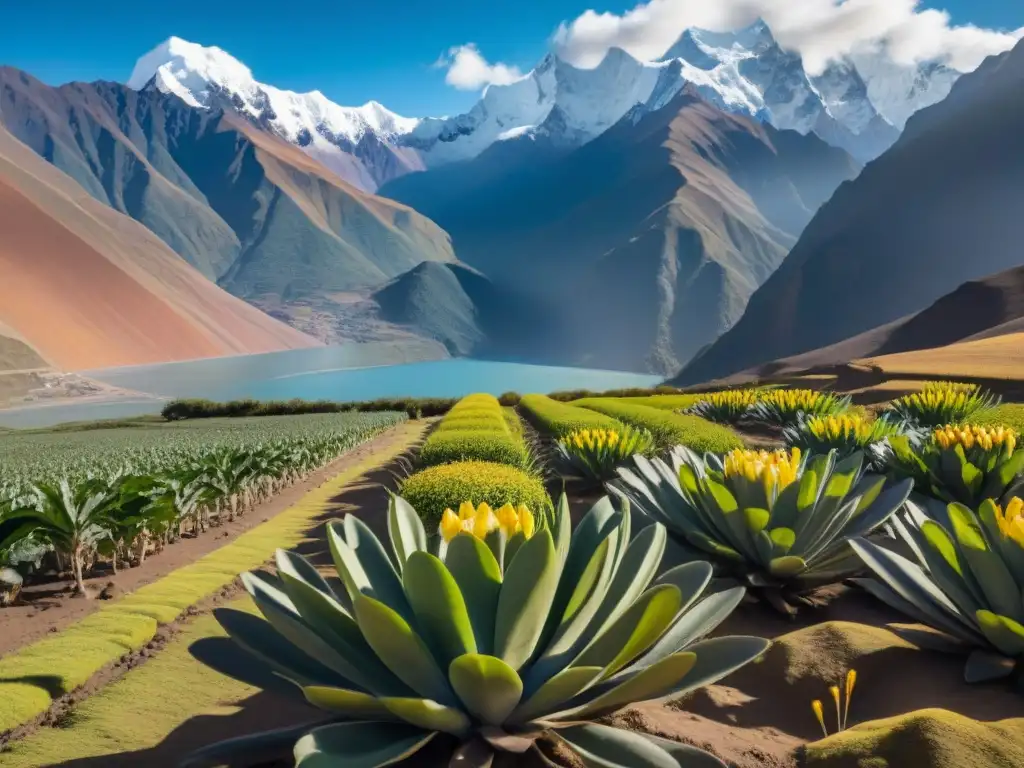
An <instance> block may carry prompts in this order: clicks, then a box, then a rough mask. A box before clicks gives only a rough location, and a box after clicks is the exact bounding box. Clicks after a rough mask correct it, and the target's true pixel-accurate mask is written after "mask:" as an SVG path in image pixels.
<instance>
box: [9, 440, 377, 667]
mask: <svg viewBox="0 0 1024 768" xmlns="http://www.w3.org/2000/svg"><path fill="white" fill-rule="evenodd" d="M395 439H396V436H395V433H394V432H393V431H389V432H386V433H384V434H382V435H379V436H378V437H376V438H374V439H373V440H370V441H369V442H366V443H364V444H362V445H360V446H359V447H357V448H355V449H354V450H352V451H350V452H349V453H347V454H345V455H344V456H342V457H341V458H339V459H338V460H337V461H334V462H333V463H331V464H328V465H327V466H326V467H324V468H323V469H320V470H317V471H316V472H314V473H313V474H311V475H310V476H309V477H307V478H306V479H305V480H302V481H300V482H298V483H296V484H295V485H292V486H290V487H288V488H286V489H284V490H283V491H282V492H281V493H278V494H277V495H275V496H274V497H273V498H271V499H268V500H267V501H265V502H263V503H262V504H259V505H257V506H256V507H255V508H254V509H252V510H250V511H249V512H247V513H246V514H244V515H242V516H241V517H238V518H236V519H235V520H234V522H231V523H228V522H224V523H222V524H221V525H218V526H216V527H214V528H211V529H210V530H208V531H206V533H204V534H200V535H199V536H198V537H195V538H192V537H187V538H183V539H181V540H180V541H178V542H177V543H175V544H172V545H171V546H169V547H167V548H166V549H164V550H163V552H160V553H159V554H155V555H150V556H149V557H147V558H146V561H145V562H144V563H143V564H142V565H141V566H139V567H136V568H124V569H119V570H118V573H117V574H114V573H112V572H110V571H109V570H108V569H107V568H105V567H104V568H103V570H98V572H97V573H96V574H95V575H93V576H92V577H91V578H89V579H87V580H86V586H87V588H88V589H89V592H90V595H91V597H92V599H89V598H81V597H73V596H72V591H73V588H74V581H72V580H66V579H51V580H48V581H41V582H39V583H33V584H31V585H29V586H27V587H25V588H24V589H23V590H22V592H21V594H20V596H19V600H18V602H17V603H16V604H14V605H12V606H9V607H7V608H4V609H3V611H0V656H3V655H4V654H7V653H10V652H11V651H13V650H16V649H18V648H21V647H23V646H25V645H28V644H29V643H32V642H35V641H36V640H39V639H40V638H42V637H45V636H46V635H47V634H48V633H52V632H59V631H60V630H61V629H63V628H64V627H66V626H68V625H69V624H72V623H74V622H76V621H78V620H79V619H82V618H84V617H85V616H87V615H89V614H90V613H92V612H93V611H95V610H96V609H97V608H98V607H99V606H100V605H102V600H101V599H98V598H99V597H100V595H101V594H104V592H106V595H107V596H109V597H111V598H116V597H120V596H122V595H124V594H127V593H129V592H132V591H134V590H136V589H138V588H139V587H142V586H144V585H146V584H149V583H151V582H153V581H156V580H157V579H160V578H162V577H164V576H166V575H167V574H169V573H171V572H172V571H175V570H177V569H178V568H181V567H182V566H184V565H188V564H189V563H192V562H195V561H196V560H198V559H199V558H200V557H202V556H203V555H206V554H208V553H210V552H213V551H214V550H217V549H220V548H221V547H223V546H224V545H226V544H229V543H231V542H232V541H234V540H235V539H236V538H238V536H240V535H241V534H243V533H245V532H246V531H248V530H250V529H252V528H255V527H256V526H257V525H260V524H261V523H264V522H266V521H268V520H270V519H271V518H273V517H275V516H276V515H278V514H280V513H281V512H283V511H284V510H286V509H288V508H289V507H291V506H292V505H293V504H294V503H295V502H296V501H298V500H299V499H300V498H302V497H303V496H304V495H305V494H306V493H308V492H309V491H310V490H312V489H313V488H317V487H318V486H320V485H323V483H324V482H326V481H327V480H329V479H330V478H332V477H334V476H335V475H337V474H338V473H339V472H343V471H344V470H345V469H347V468H349V467H351V466H354V465H357V464H359V463H360V462H361V461H363V460H364V459H365V458H366V457H367V456H368V455H370V454H372V453H375V452H377V451H380V450H381V449H382V448H385V447H386V446H388V445H390V444H393V442H394V440H395Z"/></svg>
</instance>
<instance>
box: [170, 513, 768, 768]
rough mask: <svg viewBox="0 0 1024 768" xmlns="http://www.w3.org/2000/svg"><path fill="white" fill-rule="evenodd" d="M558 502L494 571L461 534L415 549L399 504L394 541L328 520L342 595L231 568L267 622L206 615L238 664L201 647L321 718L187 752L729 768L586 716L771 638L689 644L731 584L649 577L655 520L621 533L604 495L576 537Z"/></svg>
mask: <svg viewBox="0 0 1024 768" xmlns="http://www.w3.org/2000/svg"><path fill="white" fill-rule="evenodd" d="M558 510H559V511H558V515H557V518H556V521H555V524H554V525H553V527H552V528H551V529H542V530H538V531H537V532H535V533H534V534H533V536H531V537H529V538H526V540H525V541H524V542H523V543H522V544H521V546H519V548H518V549H517V551H516V552H515V554H514V556H513V557H512V558H511V562H510V563H509V564H508V565H507V566H506V568H505V569H504V571H502V569H501V568H500V567H499V565H498V562H497V560H496V559H495V557H494V556H493V555H492V553H491V550H490V549H489V548H488V546H487V545H486V544H485V543H484V542H482V541H480V540H479V539H478V538H476V537H474V536H472V535H469V534H466V533H460V534H456V535H455V536H454V537H453V538H452V540H451V542H450V543H449V544H448V548H447V552H446V554H445V557H444V559H443V560H442V559H440V558H438V557H436V556H435V555H433V554H431V553H430V552H428V551H427V536H426V530H425V529H424V528H423V526H422V525H421V524H420V519H419V516H418V515H417V513H416V512H415V511H414V510H413V509H412V508H411V507H409V506H408V505H407V504H405V503H404V501H403V500H401V499H398V498H395V499H393V501H392V504H391V508H390V510H389V513H388V533H389V538H390V543H391V552H390V553H388V552H387V550H386V549H385V546H384V545H383V544H382V543H381V542H380V541H378V540H377V538H376V537H375V536H374V535H373V533H372V532H371V531H370V529H369V528H367V527H366V526H365V525H364V524H363V523H362V522H360V521H359V519H358V518H356V517H353V516H352V515H349V516H347V517H346V518H345V519H344V521H343V522H335V523H332V524H331V525H330V526H329V528H328V539H329V543H330V547H331V551H332V554H333V556H334V562H335V567H336V569H337V571H338V575H339V577H340V578H341V581H342V584H343V585H344V588H343V589H342V590H340V591H339V590H335V589H333V588H332V587H331V586H330V585H329V584H328V582H327V581H325V580H324V578H323V577H322V576H321V575H320V574H319V573H318V572H317V570H316V569H315V568H314V566H313V565H312V564H311V563H309V562H308V561H306V560H305V559H303V558H302V557H300V556H299V555H296V554H293V553H288V552H285V551H279V552H278V556H277V565H278V574H279V575H278V577H276V578H275V577H270V576H266V575H265V574H258V575H256V574H245V575H243V577H242V578H243V583H244V584H245V586H246V589H247V590H248V592H249V594H250V595H251V596H252V598H253V600H254V601H255V603H256V606H257V607H258V608H259V610H260V612H261V613H262V614H263V617H264V618H263V619H260V618H259V617H256V616H253V615H251V614H248V613H244V612H241V611H232V610H230V609H219V610H218V611H217V612H216V614H215V615H216V616H217V619H218V621H219V622H220V623H221V625H222V626H223V627H224V629H225V630H226V631H227V633H228V635H229V637H230V638H231V639H232V640H234V641H235V643H236V644H237V645H238V646H239V647H241V648H243V649H245V650H246V651H248V652H249V653H250V654H251V657H252V658H251V659H250V662H251V665H249V666H247V667H246V668H245V669H242V668H241V667H240V664H239V663H238V662H239V660H238V659H237V656H238V654H237V653H236V654H234V657H235V658H233V659H232V662H233V663H223V662H224V661H225V660H226V659H227V658H228V657H227V656H223V655H222V656H221V657H220V661H221V663H220V664H218V662H217V661H213V660H212V657H213V654H212V653H211V652H210V651H209V649H207V651H206V653H205V658H204V657H203V656H200V657H201V658H204V660H206V661H207V663H211V665H218V666H219V668H221V669H222V671H224V672H225V673H226V674H228V675H232V676H237V677H240V678H241V679H247V680H249V679H255V678H256V676H257V675H258V673H259V671H260V670H263V669H266V668H269V669H270V670H273V671H275V672H276V673H277V674H279V675H281V676H282V677H283V678H285V679H286V680H290V681H292V682H293V683H294V689H293V690H294V692H295V695H296V696H302V697H304V698H305V699H306V700H307V701H308V702H310V703H312V704H314V705H315V706H317V707H319V708H321V709H323V710H325V711H326V713H328V719H327V720H323V721H320V722H317V723H311V724H309V725H306V726H304V727H301V728H298V729H289V730H287V731H277V732H272V733H265V734H257V735H255V736H249V737H242V738H240V739H234V740H231V741H228V742H223V743H221V744H219V745H214V746H212V747H208V748H206V749H202V750H200V751H199V752H197V753H193V754H192V755H191V756H190V757H189V758H187V759H186V760H185V763H184V764H185V765H186V766H207V765H221V764H224V763H231V762H233V761H232V758H233V757H234V756H235V755H238V754H239V753H241V754H254V753H255V752H256V751H258V752H259V753H260V754H266V753H268V752H271V751H273V750H274V749H275V748H277V749H283V748H287V747H290V746H292V745H293V744H294V755H295V761H296V765H297V766H308V767H309V768H313V766H317V765H349V766H365V768H375V767H376V766H384V765H390V764H393V763H395V762H397V761H400V760H402V759H405V758H407V757H408V756H410V755H412V754H415V753H417V752H419V751H420V750H421V749H423V748H424V747H425V746H426V745H427V744H431V747H432V748H434V749H435V750H436V751H435V753H434V754H435V755H437V756H438V757H439V758H440V760H441V764H449V765H453V766H461V765H465V766H488V765H491V762H492V759H493V755H494V753H496V752H509V753H513V754H524V753H526V752H529V751H535V750H537V746H536V744H537V740H538V739H539V738H541V737H542V736H553V737H555V738H557V739H558V740H560V741H561V742H562V743H563V744H565V745H566V746H567V747H568V748H569V749H571V750H572V751H574V752H575V753H577V754H578V755H579V756H580V757H581V758H582V759H583V760H584V761H585V762H586V763H587V764H592V765H602V766H631V767H632V766H641V765H644V766H652V768H653V767H654V766H677V765H693V766H698V765H699V766H708V768H710V767H711V766H719V767H720V768H724V764H723V763H721V762H720V761H719V760H717V759H716V758H714V757H712V756H710V755H708V754H707V753H705V752H702V751H701V750H699V749H697V748H695V747H691V746H688V745H684V744H680V743H676V742H672V741H668V740H666V739H661V738H658V737H654V736H649V735H646V734H641V733H635V732H629V731H624V730H618V729H615V728H612V727H609V726H606V725H601V724H598V723H596V722H594V721H595V720H596V719H598V718H601V717H603V716H606V715H609V714H611V713H614V712H615V711H617V710H618V709H620V708H622V707H624V706H626V705H628V704H631V703H633V702H635V701H642V700H645V699H652V698H662V697H667V696H679V695H682V694H685V693H686V692H689V691H691V690H694V689H695V688H698V687H701V686H703V685H707V684H709V683H712V682H714V681H716V680H719V679H721V678H722V677H725V676H726V675H728V674H729V673H731V672H732V671H734V670H736V669H738V668H739V667H742V666H743V665H745V664H747V663H749V662H750V661H752V660H754V659H755V658H757V657H758V656H759V655H761V654H762V653H763V652H764V651H765V650H766V648H767V647H768V645H769V641H767V640H763V639H761V638H754V637H718V638H715V639H712V640H702V639H701V638H703V637H705V636H706V635H707V634H708V633H709V632H710V631H711V630H712V629H713V628H714V627H715V626H716V625H717V624H719V623H720V622H721V621H722V620H723V619H724V618H725V617H726V616H728V614H729V613H730V612H731V611H732V610H733V608H734V607H735V606H736V605H737V604H738V602H739V600H741V599H742V597H743V589H742V588H740V587H734V588H732V589H727V590H725V591H722V592H718V593H714V594H711V595H709V596H706V597H703V599H702V598H701V595H702V594H703V593H704V591H705V589H706V588H707V586H708V584H709V583H710V581H711V577H712V572H711V567H710V566H709V565H708V564H707V563H699V562H698V563H689V564H687V565H683V566H680V567H678V568H674V569H672V570H670V571H668V572H666V573H665V574H663V575H662V576H661V577H660V578H658V579H657V580H655V579H654V576H655V574H656V572H657V570H658V565H659V563H660V561H661V558H662V554H663V551H664V548H665V532H664V529H662V528H661V527H660V526H650V527H648V528H647V529H645V530H644V531H641V532H640V534H639V535H638V536H637V537H636V539H634V540H632V541H630V516H629V512H628V509H627V510H625V511H622V512H620V511H617V510H615V509H614V507H613V506H612V504H611V503H610V501H609V500H608V499H607V498H605V499H602V500H601V501H599V502H598V503H597V504H596V505H594V507H593V509H592V510H591V511H590V512H589V513H588V514H587V516H586V517H584V519H583V520H582V521H581V522H580V525H579V527H578V528H577V529H576V531H575V532H573V531H572V530H571V524H570V521H569V510H568V502H567V500H566V499H565V498H564V497H563V499H562V501H561V503H560V504H559V507H558ZM524 538H525V537H524ZM389 554H390V556H389ZM199 652H200V649H197V655H199ZM267 677H268V676H267V675H265V674H264V675H261V678H262V679H263V680H267ZM271 679H273V678H271ZM448 756H451V762H450V763H449V762H448ZM438 757H435V758H434V759H435V760H437V759H438Z"/></svg>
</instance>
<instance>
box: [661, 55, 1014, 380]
mask: <svg viewBox="0 0 1024 768" xmlns="http://www.w3.org/2000/svg"><path fill="white" fill-rule="evenodd" d="M1022 82H1024V44H1018V45H1017V47H1016V48H1015V49H1014V50H1013V51H1011V52H1009V53H1008V54H1003V55H1002V56H1001V57H998V58H997V60H994V61H990V62H988V64H986V65H983V66H982V67H981V68H979V70H978V71H977V72H976V73H974V74H971V75H965V76H964V77H963V78H961V80H960V81H959V82H958V83H957V85H956V86H955V87H954V89H953V92H952V93H951V95H950V100H951V102H950V104H949V105H946V104H944V103H940V104H938V105H936V106H934V107H930V108H928V109H926V110H923V111H922V112H921V113H919V114H918V115H917V116H915V117H914V118H913V119H912V120H911V121H910V123H909V124H908V129H907V132H906V134H905V135H904V136H903V137H902V138H901V139H900V141H899V142H897V144H896V145H895V146H894V147H893V148H892V149H891V150H889V151H888V152H887V153H885V154H884V155H883V156H882V157H880V158H879V159H878V160H876V161H875V162H873V163H871V164H869V165H868V166H867V168H865V170H864V172H863V173H862V174H861V175H860V176H859V177H858V178H857V179H856V180H854V181H852V182H850V183H848V184H845V185H843V186H842V187H841V188H840V189H839V190H838V191H837V192H836V194H835V195H834V196H833V197H832V199H831V200H830V201H829V202H828V203H827V204H826V205H825V206H824V207H823V208H822V209H821V210H820V211H819V212H818V214H817V215H816V216H815V217H814V220H813V221H812V222H811V223H810V224H809V225H808V227H807V229H806V230H805V231H804V234H803V236H802V237H801V238H800V241H799V242H798V243H797V245H796V246H795V247H794V248H793V250H792V252H791V253H790V254H789V256H788V257H787V258H786V260H785V262H784V263H783V264H782V266H781V267H779V269H778V271H776V273H775V274H774V275H772V277H771V278H770V279H769V280H768V281H767V282H766V283H765V284H764V285H763V286H762V287H761V288H760V289H759V290H758V291H757V293H755V294H754V295H753V296H752V297H751V299H750V303H749V304H748V306H747V310H746V312H745V313H744V316H743V318H741V319H740V321H739V322H738V323H737V324H736V325H735V326H734V327H733V328H732V330H730V331H729V332H728V333H726V334H725V335H724V336H722V338H721V339H719V340H718V341H717V342H716V343H715V344H714V345H713V346H712V347H711V348H710V349H707V350H705V352H704V353H703V354H701V355H700V356H699V357H698V358H697V359H695V360H694V361H692V362H691V363H690V364H689V365H688V366H687V367H686V368H685V369H684V370H683V371H682V372H681V374H680V375H679V377H677V379H676V380H677V381H678V382H681V383H686V384H690V383H698V382H701V381H707V380H710V379H715V378H720V377H723V376H726V375H728V374H731V373H734V372H736V371H740V370H745V369H747V368H750V367H753V366H756V365H759V364H761V363H764V362H767V361H771V360H776V359H780V358H786V357H790V356H793V355H796V354H799V353H802V352H806V351H809V350H814V349H818V348H821V347H826V346H828V345H831V344H835V343H837V342H840V341H842V340H844V339H848V338H850V337H852V336H855V335H857V334H859V333H863V332H865V331H867V330H870V329H872V328H875V327H877V326H879V325H884V324H887V323H891V322H893V321H896V320H898V319H900V318H901V317H904V316H907V315H909V314H912V313H915V312H918V311H920V310H921V309H923V308H924V307H926V306H928V304H929V303H931V302H933V301H935V300H936V299H938V298H939V297H941V296H942V295H944V294H946V293H949V292H950V291H953V290H954V289H955V288H956V287H957V286H958V285H960V284H961V283H963V282H965V281H968V280H972V279H976V278H979V277H983V276H985V275H990V274H993V273H996V272H1000V271H1002V270H1005V269H1008V268H1011V267H1014V266H1017V265H1019V264H1021V261H1022V257H1021V254H1020V249H1019V243H1020V242H1021V240H1022V238H1024V183H1022V182H1024V155H1022V154H1021V153H1020V152H1019V151H1018V148H1019V142H1020V136H1021V134H1022V132H1024V98H1022V97H1021V89H1020V85H1021V83H1022ZM958 104H959V105H960V108H957V105H958Z"/></svg>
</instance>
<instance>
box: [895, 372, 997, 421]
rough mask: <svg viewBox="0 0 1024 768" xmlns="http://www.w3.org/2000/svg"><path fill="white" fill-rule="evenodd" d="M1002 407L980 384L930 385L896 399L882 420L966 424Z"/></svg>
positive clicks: (932, 383) (934, 383) (933, 383)
mask: <svg viewBox="0 0 1024 768" xmlns="http://www.w3.org/2000/svg"><path fill="white" fill-rule="evenodd" d="M998 404H999V398H998V397H996V396H995V395H993V394H992V393H991V392H987V391H985V390H983V389H982V388H981V387H979V386H978V385H977V384H954V383H953V382H929V383H928V384H926V385H925V386H924V389H922V390H921V391H920V392H915V393H914V394H912V395H905V396H903V397H900V398H897V399H896V400H893V401H892V402H891V403H890V404H889V405H888V406H887V407H886V409H885V410H884V411H883V412H882V416H881V418H884V419H889V420H893V421H906V422H910V423H912V424H916V425H918V426H919V427H924V428H934V427H941V426H944V425H946V424H962V423H963V422H965V421H967V420H968V419H970V418H972V417H973V416H976V415H980V414H982V413H984V412H985V411H987V410H989V409H990V408H993V407H994V406H996V405H998Z"/></svg>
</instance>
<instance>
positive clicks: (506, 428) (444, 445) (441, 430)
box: [419, 395, 531, 469]
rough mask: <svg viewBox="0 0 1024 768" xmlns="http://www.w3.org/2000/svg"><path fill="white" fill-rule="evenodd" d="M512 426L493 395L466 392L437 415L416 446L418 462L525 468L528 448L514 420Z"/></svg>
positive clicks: (431, 464)
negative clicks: (437, 419) (430, 431)
mask: <svg viewBox="0 0 1024 768" xmlns="http://www.w3.org/2000/svg"><path fill="white" fill-rule="evenodd" d="M514 415H515V414H514V413H513V416H514ZM516 427H517V428H518V429H517V431H515V432H514V431H513V429H512V426H511V424H510V421H509V419H508V413H507V412H506V411H505V410H504V409H503V408H502V407H501V405H500V404H499V403H498V400H497V398H495V397H492V396H491V395H469V396H467V397H464V398H463V399H462V400H460V401H459V402H458V404H456V406H455V407H454V408H452V409H451V410H450V411H449V412H448V415H447V416H445V417H444V418H443V419H441V423H440V424H438V425H437V429H435V430H434V432H433V434H431V436H430V437H429V439H428V440H427V442H426V443H424V445H423V448H422V449H421V450H420V456H419V458H420V463H421V464H422V465H423V466H427V467H432V466H437V465H439V464H451V463H453V462H457V461H488V462H493V463H496V464H507V465H509V466H512V467H518V468H520V469H527V468H529V466H530V462H531V460H530V451H529V450H528V449H527V447H526V443H525V442H524V441H523V434H522V429H521V425H520V424H518V423H516Z"/></svg>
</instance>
